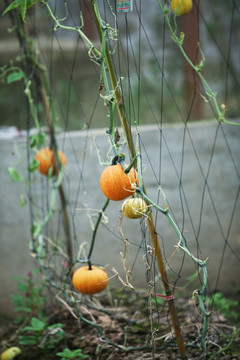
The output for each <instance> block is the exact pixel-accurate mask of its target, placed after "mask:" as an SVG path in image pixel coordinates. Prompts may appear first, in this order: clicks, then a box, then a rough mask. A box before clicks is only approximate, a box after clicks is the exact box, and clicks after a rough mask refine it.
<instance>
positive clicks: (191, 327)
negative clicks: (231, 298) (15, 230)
mask: <svg viewBox="0 0 240 360" xmlns="http://www.w3.org/2000/svg"><path fill="white" fill-rule="evenodd" d="M175 306H176V309H177V314H178V319H179V323H180V325H181V329H182V334H183V339H184V343H185V347H186V353H187V358H188V359H198V360H199V359H223V360H227V359H231V360H234V359H236V360H237V359H240V333H239V328H240V326H239V319H238V320H235V324H233V323H232V322H230V321H229V320H227V319H226V318H224V316H223V315H221V314H219V313H217V312H214V311H213V312H212V313H211V315H210V316H209V318H208V322H209V324H208V331H207V334H206V338H205V339H206V349H207V352H206V353H204V352H203V349H202V346H201V340H200V339H201V330H202V316H201V314H200V310H199V308H198V306H197V304H196V302H195V301H194V300H188V301H187V304H186V301H184V300H183V299H179V300H176V301H175ZM78 310H79V314H81V316H83V317H84V318H85V319H86V320H87V321H88V322H89V323H87V322H86V321H80V320H79V314H78V315H77V313H76V311H78ZM150 313H151V317H150V315H149V314H150ZM150 319H151V320H150ZM48 323H49V324H56V323H61V324H63V330H64V333H65V337H64V338H63V339H62V340H61V341H60V342H59V343H58V344H56V345H55V346H54V348H52V349H48V348H47V344H49V343H50V344H51V341H52V340H53V339H54V335H49V338H48V337H47V336H46V337H45V339H44V340H43V339H42V343H41V345H40V346H39V344H38V346H36V345H25V346H23V345H19V343H18V340H19V336H20V335H21V333H22V331H21V330H22V328H23V326H25V325H26V324H24V325H23V324H22V325H16V324H14V323H13V321H11V322H10V323H8V324H5V326H2V328H1V330H0V337H1V349H0V350H1V352H2V351H3V349H4V348H9V347H11V346H18V347H20V348H21V351H22V352H21V354H20V355H19V356H18V357H17V359H18V360H29V359H31V360H35V359H38V360H53V359H54V360H55V359H61V357H59V356H57V355H56V353H57V352H62V351H63V350H64V348H69V349H71V350H75V349H81V350H82V353H83V354H84V355H85V356H84V357H79V358H77V360H79V359H87V355H88V356H89V357H88V359H92V360H95V359H96V360H105V359H106V360H107V359H108V360H112V359H114V360H120V359H121V360H125V359H128V360H138V359H143V360H150V359H160V360H165V359H181V356H180V354H179V351H178V347H177V345H176V339H175V335H174V331H173V330H172V326H171V320H170V317H169V314H168V305H167V303H166V301H165V300H163V301H162V302H161V303H160V304H159V303H158V304H157V306H156V304H155V303H153V304H152V306H150V304H149V301H148V298H147V297H146V294H142V293H140V294H136V293H135V294H132V293H129V294H128V293H125V295H124V297H123V296H121V301H119V300H118V299H117V298H116V299H115V300H114V299H111V300H110V299H109V298H102V297H100V298H96V299H91V301H90V300H88V301H84V302H81V303H79V304H78V307H77V308H71V307H69V305H67V304H65V305H64V304H63V307H62V306H59V303H58V306H55V309H54V308H51V312H50V313H48ZM44 335H46V334H44ZM51 336H53V338H51ZM45 344H46V346H45ZM8 360H10V358H9V359H8Z"/></svg>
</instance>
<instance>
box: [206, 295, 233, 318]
mask: <svg viewBox="0 0 240 360" xmlns="http://www.w3.org/2000/svg"><path fill="white" fill-rule="evenodd" d="M206 300H207V302H208V304H209V305H210V306H212V308H213V310H216V311H219V313H220V314H222V315H223V316H224V317H225V318H226V319H228V320H237V319H238V314H237V312H236V311H235V310H234V308H235V307H236V306H237V305H238V301H235V300H230V299H227V298H225V297H224V296H223V294H222V293H220V292H217V293H215V294H214V295H213V296H212V297H211V298H209V297H208V298H207V299H206Z"/></svg>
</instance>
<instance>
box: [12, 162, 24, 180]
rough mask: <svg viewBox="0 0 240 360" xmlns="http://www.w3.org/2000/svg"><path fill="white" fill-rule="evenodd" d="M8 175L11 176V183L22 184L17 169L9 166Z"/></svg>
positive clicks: (21, 178)
mask: <svg viewBox="0 0 240 360" xmlns="http://www.w3.org/2000/svg"><path fill="white" fill-rule="evenodd" d="M8 173H9V175H10V176H11V178H12V180H13V181H16V182H23V177H22V176H21V175H20V174H19V172H18V171H17V169H16V168H15V167H13V166H9V168H8Z"/></svg>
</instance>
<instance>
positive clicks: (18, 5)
mask: <svg viewBox="0 0 240 360" xmlns="http://www.w3.org/2000/svg"><path fill="white" fill-rule="evenodd" d="M37 1H38V0H14V1H13V2H12V3H11V4H10V5H9V6H8V7H7V8H6V9H5V10H4V12H3V14H2V15H5V14H6V13H7V12H8V11H11V10H14V9H19V11H20V13H21V17H22V19H23V20H25V17H26V11H27V9H29V8H30V7H31V6H33V5H34V4H35V3H36V2H37Z"/></svg>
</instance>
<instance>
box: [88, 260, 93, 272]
mask: <svg viewBox="0 0 240 360" xmlns="http://www.w3.org/2000/svg"><path fill="white" fill-rule="evenodd" d="M88 270H92V263H91V260H90V259H89V260H88Z"/></svg>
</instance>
